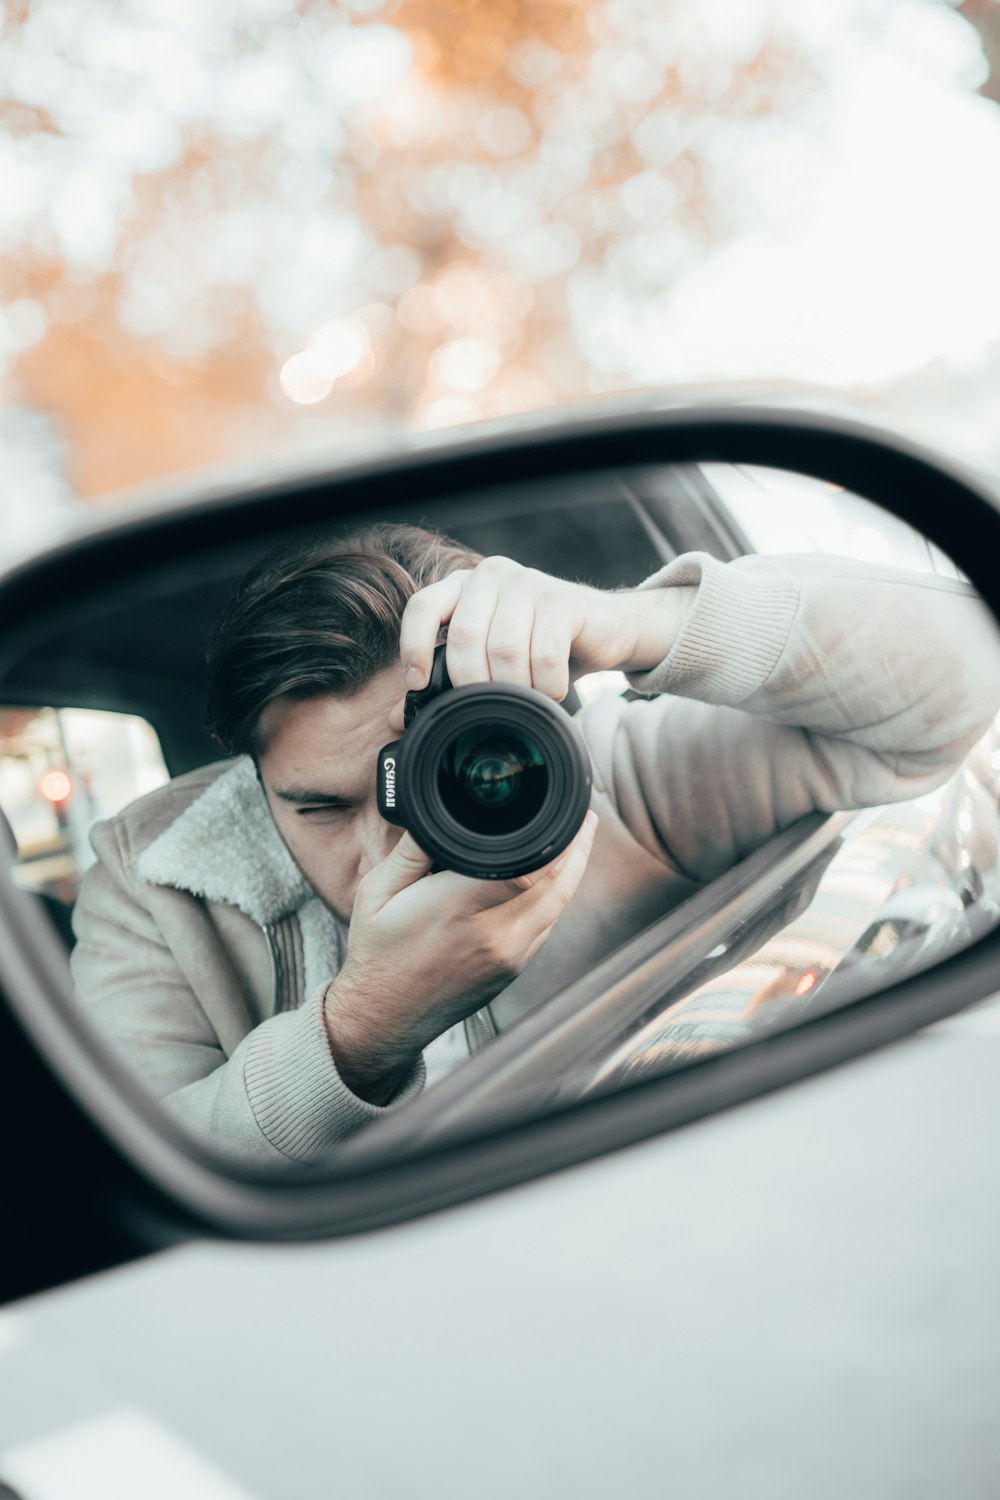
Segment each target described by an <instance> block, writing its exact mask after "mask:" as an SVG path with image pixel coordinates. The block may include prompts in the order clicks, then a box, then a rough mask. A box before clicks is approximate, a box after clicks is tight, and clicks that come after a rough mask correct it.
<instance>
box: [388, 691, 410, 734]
mask: <svg viewBox="0 0 1000 1500" xmlns="http://www.w3.org/2000/svg"><path fill="white" fill-rule="evenodd" d="M389 728H390V729H392V730H393V731H394V732H395V733H396V734H402V732H403V730H404V729H405V728H406V699H405V697H404V698H400V700H399V702H398V703H397V704H396V706H395V707H394V708H392V709H390V711H389Z"/></svg>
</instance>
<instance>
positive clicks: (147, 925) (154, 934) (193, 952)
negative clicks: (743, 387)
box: [71, 822, 423, 1163]
mask: <svg viewBox="0 0 1000 1500" xmlns="http://www.w3.org/2000/svg"><path fill="white" fill-rule="evenodd" d="M92 840H93V844H94V848H95V851H96V853H97V856H98V859H97V863H96V864H95V865H94V866H92V868H91V869H90V870H89V871H88V873H87V875H86V877H85V879H84V882H83V886H82V888H81V891H80V896H79V899H78V901H77V905H76V910H75V912H74V927H75V930H76V935H77V945H76V948H75V949H74V951H73V954H72V960H71V961H72V966H73V974H74V979H75V983H76V992H77V997H78V1000H79V1002H80V1004H81V1005H82V1006H83V1007H84V1008H85V1010H86V1011H87V1012H88V1013H89V1014H90V1015H91V1017H92V1018H93V1020H94V1022H95V1025H96V1026H97V1028H98V1029H99V1031H100V1033H101V1034H102V1035H103V1036H104V1037H106V1038H107V1039H108V1040H109V1041H110V1042H111V1044H112V1045H113V1047H114V1048H115V1050H116V1052H117V1053H118V1054H119V1055H120V1056H121V1057H122V1059H123V1061H124V1063H125V1065H126V1066H127V1067H129V1068H130V1069H132V1070H133V1072H134V1074H135V1076H136V1077H137V1078H138V1079H139V1081H140V1082H142V1083H144V1084H145V1085H146V1086H147V1087H148V1088H149V1089H150V1090H151V1091H152V1092H153V1093H154V1094H155V1095H156V1097H157V1098H159V1099H160V1100H162V1102H163V1103H164V1104H165V1105H166V1106H167V1108H168V1109H170V1110H171V1111H172V1112H174V1113H175V1114H176V1115H177V1116H178V1117H179V1118H180V1119H181V1120H183V1121H184V1122H186V1123H187V1124H189V1125H191V1126H193V1127H194V1128H195V1130H196V1131H197V1132H198V1133H199V1134H200V1135H202V1136H203V1137H205V1136H207V1137H208V1138H209V1139H211V1140H212V1141H213V1142H215V1143H216V1144H218V1145H219V1146H220V1147H222V1148H223V1149H225V1150H227V1151H230V1152H235V1153H236V1154H237V1155H238V1156H239V1157H240V1158H241V1159H243V1160H244V1161H251V1162H275V1163H277V1162H287V1161H289V1160H291V1161H298V1162H308V1161H313V1160H317V1159H320V1158H321V1157H322V1156H323V1155H324V1154H325V1153H326V1152H327V1151H328V1150H329V1149H330V1148H331V1147H332V1146H334V1145H336V1143H337V1142H338V1141H339V1140H343V1139H346V1138H347V1137H348V1136H350V1135H352V1134H353V1133H354V1132H355V1131H356V1130H358V1129H359V1128H360V1127H361V1126H363V1125H365V1124H367V1123H369V1122H370V1121H371V1120H373V1119H375V1118H377V1117H378V1116H379V1115H380V1114H382V1113H384V1110H383V1109H382V1108H380V1107H378V1105H376V1104H373V1103H371V1102H370V1101H368V1100H365V1099H362V1098H359V1097H358V1096H357V1095H356V1094H355V1093H354V1092H353V1091H352V1090H351V1089H350V1088H349V1087H348V1086H347V1084H346V1083H345V1082H344V1080H343V1079H342V1078H341V1077H340V1075H339V1073H338V1071H337V1068H336V1066H335V1063H334V1059H333V1056H332V1054H331V1051H330V1045H329V1040H328V1037H327V1033H326V1027H325V1019H324V1017H325V1012H324V1005H325V996H326V986H325V985H324V986H323V988H322V990H321V991H320V992H319V993H317V994H315V995H312V996H309V997H307V998H306V1000H305V1002H304V1003H303V1005H302V1006H300V1007H299V1008H298V1009H297V1010H294V1011H289V1012H286V1013H283V1014H281V1015H277V1016H273V1017H271V1018H269V1019H267V1020H264V1021H261V1022H260V1023H259V1024H257V1025H256V1026H255V1025H254V1024H253V1021H252V1018H251V1016H250V1013H249V1010H248V1007H247V1004H246V1001H245V998H244V996H243V994H242V992H241V990H240V987H239V983H238V980H237V977H236V975H235V973H234V972H233V969H232V966H231V964H230V963H229V960H228V957H227V955H226V953H225V951H224V949H223V948H222V947H221V945H220V943H219V941H218V938H217V935H216V934H215V931H214V928H213V925H212V923H211V921H210V920H209V919H208V917H207V916H206V914H205V912H204V910H203V909H202V907H201V905H200V903H199V902H198V901H197V900H196V899H195V898H193V897H189V896H187V895H186V894H184V893H182V892H175V891H161V892H158V893H157V895H158V899H160V901H161V902H162V903H163V904H164V908H165V911H167V912H168V913H169V919H170V921H171V925H172V927H173V929H175V930H173V931H172V932H171V938H172V941H171V942H168V941H167V939H166V937H165V935H164V932H163V930H162V928H161V925H160V924H159V923H158V922H157V920H156V919H155V918H154V916H153V915H152V913H151V911H150V907H149V904H148V902H147V901H146V900H145V899H144V897H145V895H146V894H147V893H148V892H147V889H146V888H145V887H144V883H143V882H142V881H141V880H140V879H139V878H138V877H137V876H136V875H135V873H134V871H133V870H132V868H131V861H130V860H129V858H128V855H127V851H125V850H123V849H122V847H121V844H120V842H119V839H118V837H117V834H116V829H115V825H114V823H113V822H112V823H104V824H99V825H97V827H96V828H95V829H94V830H93V833H92ZM164 920H165V921H168V918H167V917H165V918H164ZM248 920H249V919H248ZM261 941H263V938H262V939H261ZM179 955H180V956H179ZM184 964H187V965H188V967H189V969H190V972H189V973H185V970H184ZM208 995H210V996H211V1004H212V1007H213V1015H214V1016H215V1017H216V1024H213V1021H212V1020H211V1019H210V1018H209V1015H208V1014H207V1012H206V1004H207V1001H206V1004H203V1001H202V998H201V997H204V996H208ZM220 1017H225V1021H226V1027H225V1029H226V1030H227V1031H228V1033H229V1035H227V1037H226V1039H225V1046H224V1045H223V1041H222V1040H220V1036H219V1029H220V1026H219V1024H218V1020H219V1018H220ZM241 1035H242V1040H238V1038H239V1037H240V1036H241ZM227 1052H228V1056H227ZM422 1076H423V1075H422V1067H421V1064H420V1060H419V1058H416V1059H411V1060H410V1066H409V1067H408V1069H407V1070H406V1072H405V1076H403V1077H401V1078H398V1079H397V1080H396V1088H395V1090H393V1091H392V1092H391V1093H390V1094H388V1095H386V1097H385V1098H384V1099H383V1100H382V1103H383V1104H386V1103H390V1102H391V1103H392V1104H393V1105H396V1104H399V1103H402V1102H403V1101H404V1100H405V1099H407V1098H409V1097H410V1096H411V1095H412V1094H413V1093H415V1092H417V1091H418V1090H419V1089H420V1087H421V1084H422Z"/></svg>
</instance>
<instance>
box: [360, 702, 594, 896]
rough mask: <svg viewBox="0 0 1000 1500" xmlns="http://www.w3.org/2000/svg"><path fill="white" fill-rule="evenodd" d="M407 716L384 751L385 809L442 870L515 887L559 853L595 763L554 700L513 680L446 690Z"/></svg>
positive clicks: (579, 815)
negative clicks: (399, 735)
mask: <svg viewBox="0 0 1000 1500" xmlns="http://www.w3.org/2000/svg"><path fill="white" fill-rule="evenodd" d="M426 691H427V690H426V689H425V692H426ZM411 718H412V722H409V723H407V726H406V730H405V733H404V734H403V737H402V739H401V740H398V741H394V742H393V743H392V744H389V745H384V746H383V747H382V750H381V751H380V753H379V774H378V778H377V795H378V798H379V811H380V812H381V813H382V816H383V817H384V818H386V819H387V821H388V822H390V823H395V824H397V825H398V826H400V827H403V828H408V829H409V830H410V832H411V833H412V834H413V836H414V838H415V839H416V840H417V843H418V844H419V845H420V847H421V848H422V849H424V850H426V852H427V853H428V854H430V855H431V856H432V857H433V859H434V862H435V864H436V865H437V867H438V868H439V869H443V870H457V871H458V873H459V874H461V875H470V876H472V877H473V878H474V879H476V880H510V879H514V878H515V877H517V876H519V875H526V874H528V873H529V872H530V871H532V870H538V869H541V867H542V866H543V865H547V864H549V863H550V862H551V861H552V860H553V859H555V858H556V856H557V855H559V854H561V853H562V851H563V850H564V849H565V848H566V846H567V845H568V844H569V842H570V840H571V839H572V837H573V835H574V834H575V833H576V831H577V829H578V828H579V827H580V824H581V823H582V822H583V819H584V816H585V814H586V811H587V806H588V804H589V802H590V782H591V778H590V757H589V755H588V754H587V747H586V745H585V744H584V741H583V738H582V736H581V734H580V731H579V729H577V727H576V725H575V724H574V723H573V721H572V719H570V718H569V716H568V715H567V714H565V713H564V712H563V710H562V709H561V708H558V707H557V706H556V704H554V703H553V702H552V701H551V699H549V698H545V697H543V695H542V694H541V693H539V692H537V691H536V690H535V689H534V688H526V687H521V686H520V685H519V684H515V683H509V682H481V683H470V684H467V685H464V686H462V687H457V688H453V687H449V686H448V685H447V683H445V684H444V685H443V686H442V685H441V684H439V685H438V686H437V688H436V689H435V691H434V692H432V693H430V696H429V697H427V698H426V699H425V700H424V701H423V702H422V703H419V704H418V705H417V706H416V708H415V709H414V711H413V713H412V716H411Z"/></svg>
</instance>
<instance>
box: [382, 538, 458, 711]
mask: <svg viewBox="0 0 1000 1500" xmlns="http://www.w3.org/2000/svg"><path fill="white" fill-rule="evenodd" d="M471 576H472V569H471V568H459V569H458V570H457V571H456V572H454V573H449V574H448V576H447V578H441V579H439V580H438V582H437V583H429V584H428V585H427V587H426V588H423V589H418V590H417V592H416V593H415V594H413V595H412V596H411V598H409V599H408V600H407V602H406V608H405V609H404V610H403V619H402V623H401V624H400V629H399V659H400V662H401V663H402V667H403V679H404V681H405V684H406V690H407V692H409V691H410V690H411V689H414V688H423V687H426V686H427V684H428V682H429V681H430V678H431V667H432V665H433V663H434V647H435V646H436V645H437V639H438V634H439V632H440V630H441V626H442V625H445V624H447V622H448V621H449V620H450V619H451V617H452V615H453V614H454V611H455V607H456V605H457V604H458V601H459V600H460V599H461V597H462V590H463V588H464V587H465V580H466V579H467V578H469V577H471ZM400 728H402V725H400Z"/></svg>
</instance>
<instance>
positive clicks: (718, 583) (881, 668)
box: [582, 554, 1000, 881]
mask: <svg viewBox="0 0 1000 1500" xmlns="http://www.w3.org/2000/svg"><path fill="white" fill-rule="evenodd" d="M675 581H676V582H679V583H681V584H682V586H684V587H689V586H690V585H691V583H692V581H695V582H696V584H697V592H696V594H695V597H694V600H693V602H692V604H691V606H690V609H689V611H688V613H687V615H686V618H685V621H684V624H683V627H682V629H681V631H680V633H679V635H678V637H677V638H676V640H675V641H674V643H673V645H672V647H671V649H670V651H669V652H668V653H667V655H666V657H665V658H664V660H663V661H662V662H661V663H659V664H658V665H657V666H655V667H654V668H652V669H651V670H649V671H647V672H646V673H642V674H632V676H631V678H630V680H631V682H632V685H633V686H634V687H635V688H637V689H638V690H639V691H641V692H643V693H656V694H662V695H666V696H660V697H657V698H655V699H652V700H651V701H649V702H638V703H633V704H625V703H617V704H614V705H608V704H596V705H593V708H592V710H584V715H583V720H582V724H583V727H584V729H585V733H586V734H587V737H588V741H589V744H590V747H591V753H592V756H593V758H594V761H595V767H596V768H597V769H598V774H599V775H600V777H601V779H602V780H603V781H604V782H605V784H606V785H607V786H608V787H609V788H610V789H611V792H612V795H613V799H614V800H615V802H616V805H617V807H618V810H619V812H620V813H621V815H622V816H623V818H624V819H625V821H626V822H627V823H628V824H629V826H630V828H631V829H632V831H633V832H634V833H635V834H636V836H637V837H639V838H640V840H641V841H642V842H643V843H644V844H646V846H647V847H650V848H653V849H655V848H659V849H660V850H662V852H663V853H664V854H665V855H666V857H668V858H669V859H670V860H671V861H672V862H673V863H674V864H676V865H677V867H678V868H679V869H681V870H682V871H684V872H685V873H686V874H688V875H689V876H690V877H691V878H693V879H696V880H699V881H705V880H709V879H712V878H713V877H714V876H715V875H717V874H719V873H721V871H722V870H724V869H727V868H729V867H730V866H731V865H732V864H733V863H735V861H736V860H738V859H740V858H742V857H743V856H744V855H745V854H747V853H749V852H750V851H751V850H752V849H754V848H757V847H758V846H759V845H760V844H762V843H764V842H765V841H766V840H767V839H768V838H770V837H771V836H773V834H774V833H776V832H778V831H779V830H780V829H782V828H785V827H787V826H788V825H789V824H790V823H792V822H794V821H795V820H796V819H797V818H799V817H801V816H803V814H805V813H807V812H812V811H820V812H833V811H836V810H839V809H850V808H858V807H867V806H872V805H875V804H878V803H883V802H896V801H903V800H906V799H908V798H911V797H917V796H920V795H922V794H923V793H925V792H928V791H932V790H933V789H934V788H935V787H938V786H940V785H941V784H942V783H943V782H944V781H946V780H947V779H948V777H949V776H950V775H952V774H953V773H954V772H955V771H956V770H957V769H958V767H959V766H960V764H961V762H962V760H963V759H964V757H965V756H966V755H967V754H968V752H969V750H971V748H972V746H973V745H974V744H975V743H976V741H977V740H978V739H979V738H980V737H981V736H982V735H983V734H984V733H985V731H986V730H987V729H988V727H989V725H990V724H991V723H992V721H993V719H994V717H995V716H996V714H997V711H998V709H1000V632H998V630H997V627H996V624H995V622H994V620H993V617H992V615H991V614H990V612H989V610H988V609H987V607H986V606H985V605H984V604H983V603H982V602H981V600H979V598H978V597H977V595H976V594H975V592H974V591H973V590H972V589H971V588H970V587H969V586H967V585H965V584H961V583H957V582H955V581H953V580H950V579H944V578H937V577H936V576H934V575H930V574H918V573H911V572H909V571H906V570H903V569H896V568H883V567H877V566H872V565H868V564H864V563H859V562H854V561H852V560H851V559H847V558H826V557H817V556H789V557H782V558H763V557H747V558H741V559H739V560H738V561H737V562H734V563H728V564H721V563H719V562H717V561H715V560H714V559H712V558H709V557H707V556H705V555H702V554H692V555H689V556H687V557H684V558H678V559H677V560H676V561H675V562H674V563H672V564H670V565H668V567H667V568H665V569H663V570H662V571H661V573H659V574H657V575H654V577H653V578H652V579H651V580H648V581H647V584H646V585H644V589H649V590H650V591H651V590H653V589H656V588H662V587H666V588H670V587H671V586H673V585H674V583H675ZM598 710H603V711H602V712H598Z"/></svg>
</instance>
